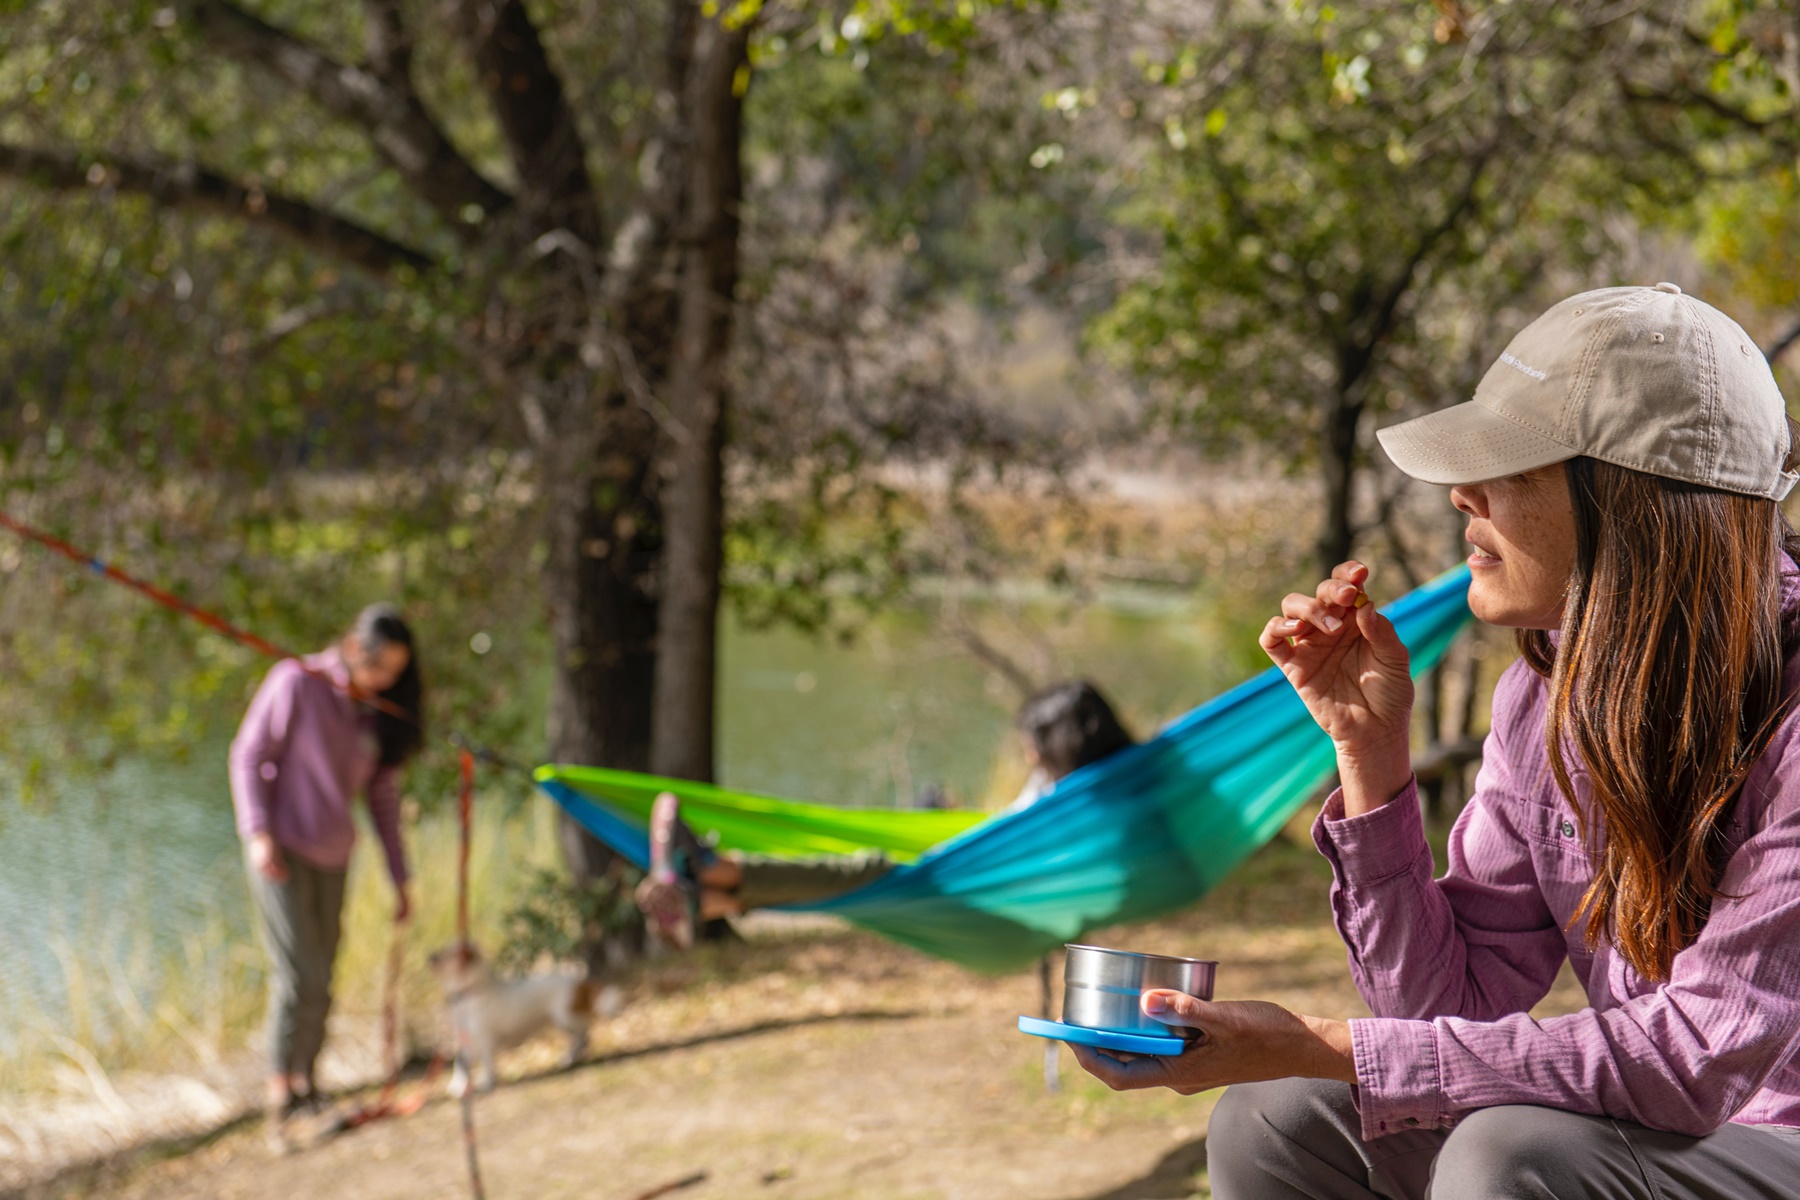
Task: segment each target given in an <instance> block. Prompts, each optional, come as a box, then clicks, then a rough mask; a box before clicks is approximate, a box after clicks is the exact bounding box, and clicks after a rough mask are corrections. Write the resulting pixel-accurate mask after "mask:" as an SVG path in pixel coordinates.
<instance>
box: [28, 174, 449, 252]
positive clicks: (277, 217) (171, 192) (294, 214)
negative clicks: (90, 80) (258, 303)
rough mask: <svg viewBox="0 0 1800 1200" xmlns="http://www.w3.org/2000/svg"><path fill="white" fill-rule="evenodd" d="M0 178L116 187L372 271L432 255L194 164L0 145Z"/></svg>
mask: <svg viewBox="0 0 1800 1200" xmlns="http://www.w3.org/2000/svg"><path fill="white" fill-rule="evenodd" d="M0 177H5V178H13V179H23V180H27V181H29V182H32V183H36V184H39V185H41V186H43V187H48V188H54V189H57V190H61V191H79V190H81V189H84V188H114V189H117V190H118V191H121V192H129V193H131V194H133V195H139V196H144V197H146V198H148V199H150V200H152V201H154V202H155V203H157V204H160V205H163V206H164V207H166V208H178V209H186V210H189V211H195V212H206V213H212V214H214V215H216V216H224V217H232V218H235V219H237V220H240V221H244V222H246V223H248V224H251V225H256V226H260V227H262V228H265V229H272V230H274V231H276V232H278V233H280V234H282V235H283V236H285V237H287V238H289V239H291V240H293V241H296V242H298V243H300V244H301V245H303V246H306V247H308V248H309V249H312V250H317V251H319V252H320V253H322V254H328V255H330V256H332V257H333V258H338V259H341V260H343V261H344V262H347V263H349V264H351V265H353V266H356V267H360V268H362V269H363V270H365V271H368V272H370V273H371V274H374V275H388V274H390V273H392V272H393V271H394V270H395V269H396V268H398V267H414V268H418V269H425V268H428V267H430V266H431V265H432V259H431V258H429V257H428V256H427V255H425V254H422V253H420V252H419V251H417V250H415V249H413V248H412V247H410V246H406V245H402V244H401V243H399V242H397V241H394V240H393V239H392V238H389V237H387V236H386V235H384V234H380V233H377V232H375V231H374V230H372V229H368V228H365V227H364V226H361V225H358V224H357V223H356V222H354V221H350V220H346V219H345V218H343V217H340V216H337V215H336V214H334V213H330V212H327V211H325V210H324V209H321V208H316V207H314V206H313V205H311V204H308V203H307V202H306V201H304V200H298V199H295V198H294V197H291V196H284V195H282V194H280V193H279V192H270V191H267V190H266V189H264V188H261V187H258V186H255V185H251V184H244V183H239V182H237V181H235V180H232V179H229V178H227V177H226V176H224V175H221V174H219V173H218V172H216V171H211V170H208V169H206V168H204V167H201V166H197V165H196V164H194V163H191V162H176V161H172V160H171V161H162V162H153V161H149V160H145V159H133V158H104V159H101V158H94V157H83V156H79V155H76V154H73V153H71V152H69V151H66V150H43V149H37V148H34V147H30V146H13V145H5V144H0Z"/></svg>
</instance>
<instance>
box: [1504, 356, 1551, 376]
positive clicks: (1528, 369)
mask: <svg viewBox="0 0 1800 1200" xmlns="http://www.w3.org/2000/svg"><path fill="white" fill-rule="evenodd" d="M1500 361H1501V362H1503V363H1505V364H1506V365H1507V366H1509V367H1511V368H1512V369H1513V370H1515V371H1517V372H1519V373H1520V374H1522V375H1529V376H1531V377H1532V378H1533V379H1548V378H1550V377H1549V376H1548V375H1546V374H1544V372H1542V371H1540V370H1538V369H1537V368H1536V367H1532V366H1527V365H1526V364H1524V363H1522V362H1520V361H1519V360H1518V359H1516V358H1514V357H1513V356H1512V355H1510V354H1502V355H1501V356H1500Z"/></svg>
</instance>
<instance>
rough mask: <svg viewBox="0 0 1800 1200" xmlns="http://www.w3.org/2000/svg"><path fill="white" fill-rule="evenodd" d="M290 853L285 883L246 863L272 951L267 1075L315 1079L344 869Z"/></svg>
mask: <svg viewBox="0 0 1800 1200" xmlns="http://www.w3.org/2000/svg"><path fill="white" fill-rule="evenodd" d="M286 858H287V868H288V878H287V882H286V883H276V882H275V881H273V880H271V879H269V878H267V877H266V876H264V875H263V874H262V872H260V871H258V870H257V869H256V868H255V867H253V866H252V867H250V868H249V871H250V895H251V897H252V898H253V899H254V900H255V902H256V913H257V917H258V918H259V921H258V923H259V924H260V925H261V926H262V940H263V947H264V948H265V949H266V950H268V952H269V1014H268V1038H269V1073H270V1074H271V1075H299V1076H303V1077H304V1078H306V1079H311V1078H312V1077H313V1062H314V1061H315V1060H316V1059H317V1058H318V1057H319V1049H320V1047H322V1046H324V1044H325V1018H326V1017H327V1016H329V1015H330V1014H331V963H332V960H333V959H334V958H336V957H337V947H338V931H339V924H340V918H341V916H342V914H343V909H344V875H345V873H344V872H343V871H327V870H324V869H322V868H320V867H315V866H312V865H311V864H309V863H306V862H303V861H301V860H300V859H299V858H297V857H296V856H294V855H292V854H288V855H287V856H286Z"/></svg>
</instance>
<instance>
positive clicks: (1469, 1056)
mask: <svg viewBox="0 0 1800 1200" xmlns="http://www.w3.org/2000/svg"><path fill="white" fill-rule="evenodd" d="M1788 583H1789V595H1788V600H1789V602H1790V603H1792V602H1793V601H1794V600H1795V595H1794V588H1793V581H1792V580H1791V579H1790V580H1789V581H1788ZM1784 683H1785V689H1786V691H1787V693H1788V694H1789V695H1790V696H1791V695H1792V694H1793V693H1794V692H1795V690H1796V688H1800V657H1796V658H1795V659H1792V660H1790V661H1789V662H1788V665H1787V673H1786V678H1785V681H1784ZM1545 697H1546V685H1545V681H1544V680H1543V679H1542V678H1540V677H1539V676H1538V675H1537V674H1536V673H1535V672H1533V671H1531V669H1530V668H1528V667H1527V666H1526V665H1525V664H1524V663H1523V662H1518V663H1515V664H1514V665H1513V666H1512V667H1511V668H1509V669H1508V670H1507V671H1506V673H1505V674H1504V675H1503V676H1502V677H1501V679H1500V683H1499V686H1498V687H1496V688H1495V689H1494V704H1493V711H1494V717H1493V729H1492V732H1491V733H1489V734H1488V738H1487V745H1486V748H1485V750H1484V758H1483V760H1482V765H1481V771H1480V774H1479V776H1478V778H1477V780H1476V785H1475V795H1474V797H1473V799H1471V800H1470V801H1469V804H1468V807H1467V808H1465V809H1464V810H1463V812H1462V815H1461V816H1460V817H1458V818H1457V821H1456V825H1455V828H1454V829H1453V830H1452V831H1451V834H1450V846H1449V851H1450V853H1449V858H1450V865H1449V869H1448V870H1447V871H1446V872H1445V873H1444V876H1443V878H1441V879H1435V880H1434V879H1433V878H1432V872H1433V863H1432V857H1431V851H1430V849H1429V848H1427V846H1426V844H1425V837H1424V833H1423V831H1422V828H1421V825H1420V820H1419V805H1418V795H1417V785H1416V783H1414V784H1411V785H1409V786H1408V787H1407V788H1406V790H1405V791H1403V792H1401V793H1400V795H1398V796H1397V797H1395V798H1394V800H1393V801H1392V802H1391V803H1388V804H1386V805H1383V806H1382V807H1381V808H1378V809H1375V810H1374V811H1372V812H1368V813H1364V814H1363V815H1361V816H1358V817H1350V818H1347V819H1346V818H1345V817H1344V808H1343V797H1342V794H1341V793H1339V794H1334V795H1333V796H1332V797H1331V799H1330V800H1329V801H1328V802H1327V803H1326V806H1325V811H1324V812H1323V813H1321V814H1320V816H1319V820H1318V821H1317V823H1316V824H1315V825H1314V826H1313V838H1314V840H1315V841H1316V842H1317V843H1318V846H1319V849H1320V850H1322V851H1324V853H1325V855H1326V857H1327V858H1329V859H1330V860H1331V864H1332V868H1333V870H1334V872H1335V874H1336V882H1335V884H1334V886H1333V887H1332V892H1331V905H1332V913H1333V916H1334V918H1335V920H1336V922H1337V927H1338V931H1339V933H1341V934H1342V935H1343V938H1344V942H1345V944H1346V945H1348V946H1349V948H1350V970H1351V973H1352V974H1353V975H1354V976H1355V979H1356V986H1357V989H1358V990H1359V991H1361V992H1362V995H1363V999H1364V1000H1365V1001H1366V1002H1367V1003H1368V1005H1369V1008H1370V1010H1371V1011H1372V1012H1373V1013H1374V1014H1375V1016H1374V1018H1373V1019H1370V1020H1358V1021H1352V1022H1351V1023H1350V1031H1351V1041H1352V1044H1353V1046H1354V1050H1355V1063H1356V1079H1357V1090H1356V1096H1357V1107H1358V1109H1359V1111H1360V1112H1361V1114H1362V1124H1363V1136H1364V1137H1365V1138H1371V1139H1372V1138H1377V1137H1380V1136H1382V1135H1383V1134H1387V1133H1393V1132H1396V1131H1398V1130H1402V1129H1433V1128H1446V1127H1449V1126H1452V1125H1454V1124H1456V1121H1457V1118H1458V1117H1460V1116H1462V1115H1464V1114H1466V1113H1468V1112H1470V1111H1472V1110H1474V1109H1479V1108H1488V1107H1492V1106H1494V1105H1500V1104H1535V1105H1541V1106H1544V1107H1549V1108H1561V1109H1568V1110H1572V1111H1575V1112H1583V1113H1595V1114H1603V1115H1606V1116H1610V1117H1617V1118H1621V1119H1624V1120H1629V1121H1635V1122H1637V1123H1639V1124H1641V1125H1648V1126H1651V1127H1652V1128H1656V1129H1665V1130H1672V1131H1675V1132H1678V1133H1685V1134H1691V1135H1701V1134H1706V1133H1709V1132H1711V1131H1712V1130H1714V1129H1716V1128H1718V1127H1719V1126H1720V1125H1722V1124H1724V1123H1725V1122H1727V1121H1739V1122H1742V1123H1744V1124H1774V1125H1800V1064H1796V1062H1795V1061H1794V1056H1795V1050H1796V1045H1797V1043H1800V711H1797V712H1795V713H1792V714H1790V715H1789V716H1788V718H1787V720H1786V721H1785V722H1783V724H1782V725H1781V728H1780V729H1779V730H1778V731H1777V733H1776V735H1775V738H1774V740H1773V741H1772V742H1771V743H1770V745H1769V748H1768V750H1767V751H1766V752H1765V753H1764V754H1763V756H1762V758H1761V759H1760V760H1759V761H1758V762H1757V764H1756V766H1755V767H1754V768H1753V769H1752V771H1751V772H1750V774H1749V777H1748V778H1747V779H1746V780H1745V783H1744V787H1743V790H1742V792H1741V793H1740V796H1739V799H1738V800H1737V801H1736V802H1735V804H1734V806H1733V811H1732V813H1731V815H1730V817H1729V820H1728V825H1727V828H1726V834H1727V843H1728V844H1727V850H1728V852H1729V854H1730V858H1729V860H1728V861H1727V864H1726V868H1725V874H1724V877H1723V879H1722V881H1721V885H1720V889H1721V890H1720V895H1719V898H1718V899H1717V900H1715V901H1714V902H1713V906H1712V914H1711V917H1710V919H1709V920H1708V921H1707V923H1706V926H1705V928H1704V930H1703V931H1702V932H1701V934H1700V936H1699V938H1698V939H1697V940H1696V941H1695V942H1694V943H1693V944H1692V945H1690V946H1689V947H1688V948H1687V949H1685V950H1683V951H1682V952H1681V953H1679V954H1677V955H1676V956H1675V961H1674V965H1673V967H1672V969H1671V971H1670V978H1669V979H1668V981H1667V982H1665V983H1660V984H1659V983H1651V982H1649V981H1647V980H1645V979H1644V978H1643V977H1642V976H1640V975H1638V973H1637V972H1636V971H1634V970H1632V968H1631V967H1630V966H1629V965H1628V964H1627V963H1626V962H1625V960H1624V959H1623V958H1621V957H1620V956H1619V955H1618V954H1617V953H1616V952H1615V951H1614V950H1613V948H1612V946H1611V945H1610V944H1609V943H1607V942H1604V941H1603V942H1602V943H1601V944H1600V946H1599V947H1598V949H1597V950H1596V951H1595V952H1594V953H1592V954H1589V953H1588V951H1587V949H1586V948H1585V946H1584V945H1583V944H1582V927H1581V926H1576V927H1575V928H1573V929H1569V930H1567V932H1565V927H1566V926H1568V924H1569V921H1570V918H1571V917H1572V916H1573V915H1574V913H1575V909H1576V906H1577V905H1578V904H1579V903H1580V901H1581V896H1582V894H1583V892H1584V891H1586V889H1587V886H1588V883H1589V881H1590V880H1591V879H1592V877H1593V873H1594V861H1595V860H1594V859H1593V858H1592V857H1590V855H1589V854H1588V853H1587V851H1586V850H1585V849H1584V848H1583V846H1582V842H1581V837H1580V834H1579V832H1578V830H1579V828H1580V827H1579V825H1578V823H1577V822H1576V820H1575V814H1574V812H1573V810H1572V809H1571V808H1570V806H1569V804H1568V802H1567V801H1566V800H1565V799H1564V798H1563V796H1562V793H1561V792H1560V791H1559V790H1558V788H1557V786H1556V781H1555V778H1554V777H1553V776H1552V775H1551V773H1550V765H1549V756H1548V752H1547V751H1546V750H1545V747H1544V714H1545ZM1575 766H1576V764H1574V763H1571V774H1572V775H1574V778H1575V786H1576V789H1577V792H1578V794H1580V795H1581V798H1582V800H1583V801H1584V802H1585V801H1586V800H1587V794H1586V780H1585V777H1584V776H1583V774H1582V773H1581V772H1579V771H1578V770H1576V769H1575ZM1602 836H1604V834H1603V832H1602ZM1564 959H1567V960H1568V961H1569V964H1570V965H1571V967H1573V969H1574V972H1575V976H1576V978H1577V979H1579V980H1580V981H1581V984H1582V986H1583V987H1584V988H1585V989H1586V991H1587V996H1588V1004H1589V1007H1588V1008H1585V1009H1583V1010H1582V1011H1580V1012H1577V1013H1572V1014H1570V1015H1568V1016H1562V1017H1550V1018H1548V1019H1546V1020H1542V1021H1535V1020H1533V1019H1532V1018H1531V1017H1530V1016H1528V1015H1527V1010H1528V1009H1530V1008H1531V1006H1532V1005H1534V1004H1536V1003H1537V1002H1538V1001H1539V1000H1540V999H1542V998H1543V996H1544V994H1545V993H1546V992H1547V991H1548V990H1549V988H1550V985H1551V983H1552V982H1553V981H1554V979H1555V977H1556V973H1557V971H1558V970H1559V969H1560V967H1561V966H1562V963H1563V960H1564Z"/></svg>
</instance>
